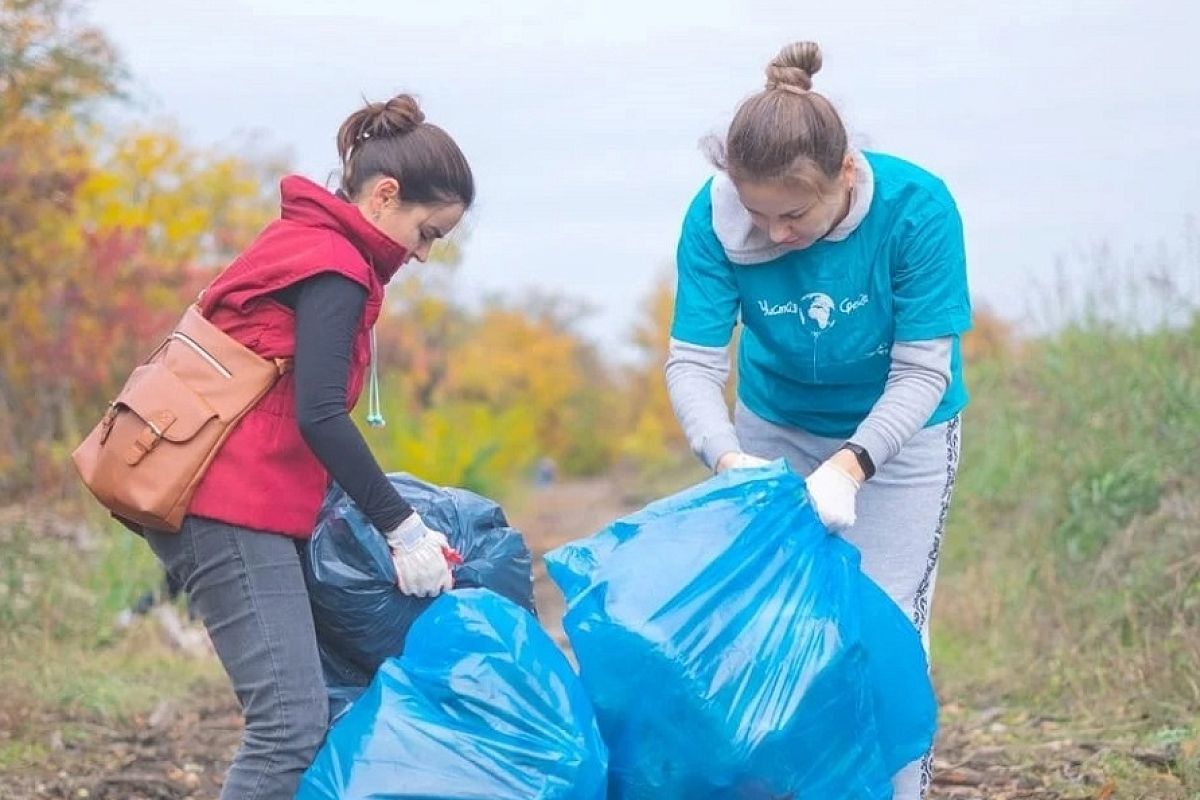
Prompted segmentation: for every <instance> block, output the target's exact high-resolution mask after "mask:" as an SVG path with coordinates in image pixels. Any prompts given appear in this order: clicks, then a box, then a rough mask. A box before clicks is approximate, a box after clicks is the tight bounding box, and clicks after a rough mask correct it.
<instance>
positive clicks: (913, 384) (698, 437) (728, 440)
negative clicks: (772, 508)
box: [664, 337, 953, 469]
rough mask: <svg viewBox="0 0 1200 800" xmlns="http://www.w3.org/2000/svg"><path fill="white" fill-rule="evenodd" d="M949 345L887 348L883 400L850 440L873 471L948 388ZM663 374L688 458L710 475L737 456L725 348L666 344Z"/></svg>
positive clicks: (944, 340) (947, 340)
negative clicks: (728, 400) (727, 457)
mask: <svg viewBox="0 0 1200 800" xmlns="http://www.w3.org/2000/svg"><path fill="white" fill-rule="evenodd" d="M952 343H953V340H952V339H951V338H950V337H944V338H940V339H931V340H928V341H917V342H896V343H895V344H894V345H892V350H891V358H892V364H891V368H890V369H889V371H888V379H887V385H886V387H885V388H884V392H883V395H882V396H881V397H880V398H879V400H878V401H876V403H875V405H874V406H873V407H872V409H871V412H870V413H869V414H868V415H867V417H866V418H865V419H864V420H863V421H862V423H861V424H860V425H859V426H858V429H857V430H856V431H855V433H854V435H853V436H851V437H850V441H852V442H854V443H855V444H858V445H861V446H862V447H863V448H865V449H866V451H867V453H869V454H870V456H871V461H872V462H874V464H875V467H876V468H877V469H878V468H879V467H882V466H883V465H884V464H885V463H887V462H888V461H889V460H890V459H891V458H892V457H893V456H895V455H896V453H898V452H899V451H900V448H901V447H903V446H904V443H905V442H907V441H908V440H909V439H910V438H911V437H912V436H913V434H915V433H916V432H917V431H919V430H921V428H923V427H924V426H925V424H926V423H927V422H928V421H929V418H930V417H931V416H932V415H933V412H934V411H935V410H936V409H937V406H938V403H940V402H941V399H942V395H943V394H945V392H946V387H947V386H949V384H950V354H951V349H952ZM664 372H665V375H666V381H667V392H668V394H669V395H670V398H671V405H672V407H673V408H674V410H675V416H676V417H677V418H678V419H679V423H680V425H681V426H682V427H683V432H684V435H685V436H686V437H687V440H688V445H689V446H690V447H691V449H692V452H694V453H695V454H696V455H697V457H699V458H700V460H701V461H703V462H704V463H705V465H707V466H708V467H709V469H715V468H716V464H717V460H718V459H720V457H721V456H723V455H724V454H725V453H729V452H736V451H740V450H741V446H740V444H739V443H738V438H737V433H736V432H735V430H734V427H733V423H732V422H731V421H730V416H729V407H728V406H727V405H726V402H725V384H726V383H727V381H728V379H729V348H728V347H702V346H700V345H695V344H691V343H689V342H684V341H680V340H678V339H672V340H671V345H670V353H669V355H668V358H667V363H666V367H665V370H664ZM751 455H754V454H753V453H752V454H751Z"/></svg>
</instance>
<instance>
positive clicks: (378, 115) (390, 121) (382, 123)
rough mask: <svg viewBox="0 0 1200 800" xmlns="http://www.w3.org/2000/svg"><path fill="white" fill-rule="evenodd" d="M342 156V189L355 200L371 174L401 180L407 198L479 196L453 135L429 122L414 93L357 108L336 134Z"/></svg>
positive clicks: (464, 200) (466, 200) (436, 200)
mask: <svg viewBox="0 0 1200 800" xmlns="http://www.w3.org/2000/svg"><path fill="white" fill-rule="evenodd" d="M337 147H338V156H340V157H341V160H342V191H343V192H344V193H345V194H346V195H347V196H348V197H349V198H350V199H352V200H353V199H356V198H357V197H358V194H359V192H361V191H362V189H363V185H364V184H365V183H366V182H367V181H368V180H370V179H371V178H374V177H377V176H387V177H389V178H395V179H396V180H397V181H398V182H399V183H400V197H401V199H402V200H403V201H404V202H407V203H431V204H440V203H461V204H462V205H463V206H464V207H467V208H469V207H470V205H471V203H472V202H473V201H474V200H475V178H474V177H473V176H472V175H471V167H470V165H469V164H467V159H466V156H464V155H463V153H462V150H460V149H459V148H458V145H457V144H455V142H454V140H453V139H451V138H450V134H448V133H446V132H445V131H444V130H442V129H441V128H439V127H438V126H437V125H432V124H430V123H428V122H426V121H425V113H424V112H423V111H421V107H420V105H418V104H417V101H416V99H415V98H413V97H412V96H411V95H407V94H401V95H397V96H395V97H393V98H392V99H391V100H388V101H387V102H386V103H368V104H367V105H366V106H364V107H363V108H360V109H359V110H358V111H355V112H354V113H353V114H351V115H350V116H349V117H347V118H346V121H345V122H343V123H342V127H341V128H339V129H338V134H337Z"/></svg>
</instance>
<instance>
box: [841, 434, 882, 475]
mask: <svg viewBox="0 0 1200 800" xmlns="http://www.w3.org/2000/svg"><path fill="white" fill-rule="evenodd" d="M842 449H843V450H849V451H850V452H851V453H854V457H855V458H856V459H858V466H859V467H860V468H861V469H862V471H863V480H868V481H869V480H871V476H872V475H874V474H875V462H874V461H872V460H871V454H870V453H868V452H867V448H865V447H863V446H862V445H861V444H855V443H854V442H846V443H845V444H844V445H842Z"/></svg>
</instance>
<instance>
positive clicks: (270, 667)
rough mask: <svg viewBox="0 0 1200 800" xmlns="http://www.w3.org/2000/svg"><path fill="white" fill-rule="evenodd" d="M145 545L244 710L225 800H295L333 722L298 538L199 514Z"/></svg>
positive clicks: (153, 534)
mask: <svg viewBox="0 0 1200 800" xmlns="http://www.w3.org/2000/svg"><path fill="white" fill-rule="evenodd" d="M146 541H147V542H149V544H150V547H151V549H153V550H154V552H155V554H156V555H157V556H158V558H159V560H160V561H162V563H163V566H164V567H165V568H166V570H167V572H168V573H170V574H171V575H172V576H173V577H174V578H175V579H176V580H178V581H180V582H181V583H182V584H183V587H184V589H185V590H186V591H187V594H188V598H189V600H190V603H191V608H192V610H193V612H194V613H196V614H197V615H198V616H199V617H200V619H202V620H203V621H204V625H205V627H206V628H208V634H209V637H210V638H211V639H212V642H213V646H214V647H215V648H216V651H217V655H218V656H219V657H220V659H221V664H222V665H223V666H224V667H225V672H226V673H227V674H228V675H229V679H230V681H231V682H232V683H233V689H234V692H235V693H236V694H237V698H238V701H239V702H240V703H241V706H242V713H243V715H244V716H245V723H246V724H245V729H244V731H243V733H242V745H241V748H240V749H239V750H238V752H237V756H236V757H235V758H234V760H233V764H232V765H231V766H230V768H229V773H228V774H227V775H226V778H225V785H224V787H223V789H222V790H221V798H222V800H235V799H236V800H292V797H293V796H294V795H295V793H296V787H297V786H298V785H299V783H300V776H301V774H302V773H303V772H304V770H305V769H307V767H308V765H309V763H310V762H311V761H312V759H313V756H314V755H316V752H317V749H318V748H319V747H320V746H321V742H322V740H323V738H324V736H325V729H326V726H327V725H328V723H329V707H328V699H327V696H326V693H325V683H324V680H323V678H322V675H321V659H320V656H319V654H318V652H317V639H316V633H315V631H314V630H313V619H312V609H311V607H310V606H309V600H308V591H307V590H306V589H305V586H304V574H303V572H302V571H301V567H300V556H299V550H298V548H299V547H300V546H303V544H304V543H303V542H301V541H298V540H296V539H292V538H290V537H287V536H281V535H278V534H272V533H263V532H259V531H252V530H247V529H245V528H239V527H236V526H233V525H226V524H224V523H222V522H216V521H215V520H211V519H203V518H200V517H187V518H185V519H184V523H183V529H182V530H181V531H180V532H179V533H178V534H173V533H161V532H158V531H147V532H146Z"/></svg>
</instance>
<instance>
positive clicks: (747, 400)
mask: <svg viewBox="0 0 1200 800" xmlns="http://www.w3.org/2000/svg"><path fill="white" fill-rule="evenodd" d="M820 67H821V51H820V48H819V47H818V46H817V45H816V44H815V43H813V42H797V43H794V44H790V45H788V46H786V47H784V48H783V50H782V51H781V52H780V53H779V54H778V55H777V56H776V57H775V59H774V60H772V61H771V63H770V64H769V65H768V66H767V70H766V72H767V83H766V88H765V89H763V90H762V91H760V92H758V93H757V94H755V95H753V96H751V97H749V98H748V99H746V101H745V102H743V103H742V105H741V107H740V108H739V109H738V111H737V114H736V115H735V116H734V119H733V122H732V123H731V125H730V126H729V130H728V132H727V134H726V136H725V137H723V139H721V140H720V141H717V142H715V143H714V146H713V148H712V151H711V156H712V160H713V163H714V166H715V167H716V168H717V173H716V174H715V175H714V176H713V177H712V178H711V179H710V180H709V181H707V182H706V183H705V184H704V186H703V187H702V188H701V189H700V191H699V192H698V193H697V194H696V196H695V199H694V200H693V201H692V204H691V207H690V208H689V209H688V211H687V215H686V217H685V218H684V221H683V227H682V232H681V235H680V240H679V246H678V253H677V259H676V261H677V264H678V272H679V278H678V286H677V291H676V298H675V314H674V322H673V325H672V330H671V343H670V354H669V356H668V360H667V364H666V379H667V386H668V391H669V393H670V397H671V403H672V406H673V408H674V410H675V414H676V416H677V417H678V418H679V422H680V425H681V426H682V428H683V430H684V433H685V434H686V436H687V439H688V442H689V443H690V445H691V447H692V450H693V451H694V452H695V453H696V454H697V455H698V456H699V457H700V459H702V460H703V461H704V463H705V464H707V465H708V466H709V467H710V468H711V469H713V470H714V471H716V472H723V471H724V470H727V469H738V468H749V469H753V468H755V467H759V466H763V465H765V464H766V463H767V461H766V460H765V459H772V460H774V459H779V458H783V459H786V460H787V461H788V462H789V464H790V466H791V468H792V469H794V470H796V471H797V472H798V473H800V474H802V475H804V476H805V478H806V484H807V487H808V494H809V500H810V501H811V503H812V506H813V508H814V510H815V511H816V513H817V515H818V516H819V517H820V518H821V521H822V522H823V523H824V524H825V526H826V527H827V528H828V529H829V530H831V531H833V532H837V533H840V534H841V535H843V536H845V537H846V539H847V540H848V541H850V542H851V543H852V544H854V545H855V546H856V547H857V548H858V550H859V551H860V552H861V553H862V567H863V570H864V571H865V572H866V574H867V575H868V576H870V577H871V578H872V579H873V580H874V581H875V582H876V583H877V584H879V585H880V586H881V587H882V588H883V589H884V591H886V592H887V593H888V595H889V596H890V597H891V598H892V599H893V600H895V601H896V603H897V605H899V606H900V608H901V609H903V610H904V612H905V613H906V614H908V615H909V617H910V618H911V619H912V622H913V625H914V626H915V627H916V629H917V630H918V631H919V632H920V634H921V639H922V642H923V643H924V644H925V647H926V650H928V646H929V644H928V642H929V639H928V636H929V612H930V607H931V605H932V602H933V588H934V582H935V581H936V579H937V565H938V557H939V554H940V552H941V545H942V530H943V527H944V525H945V521H946V512H947V509H948V508H949V505H950V496H951V492H952V490H953V488H954V481H955V476H956V474H957V471H958V454H959V431H960V428H959V416H960V414H961V413H962V411H963V408H964V407H965V406H966V405H967V389H966V386H965V384H964V383H963V375H962V356H961V353H960V347H959V337H960V336H961V335H962V334H963V333H964V332H965V331H967V330H968V329H969V328H970V326H971V306H970V300H969V297H968V292H967V266H966V257H965V255H964V243H963V228H962V220H961V219H960V218H959V213H958V208H957V207H956V205H955V201H954V198H953V197H952V196H951V194H950V191H949V190H948V189H947V188H946V186H945V184H944V183H943V182H942V181H941V180H940V179H938V178H937V176H935V175H932V174H930V173H929V172H927V171H925V170H924V169H922V168H921V167H919V166H917V165H915V164H912V163H910V162H908V161H904V160H902V159H900V158H896V157H895V156H891V155H885V154H882V153H873V152H862V151H860V150H857V149H855V148H853V147H851V146H850V144H849V142H848V138H847V135H846V128H845V126H844V125H843V124H842V119H841V117H840V116H839V114H838V112H837V110H836V109H835V108H834V106H833V104H832V103H830V102H829V100H827V99H826V98H825V97H824V96H822V95H821V94H818V93H817V92H815V91H813V88H812V77H813V75H814V74H816V72H817V70H818V69H820ZM739 320H740V322H741V324H742V332H741V338H740V340H739V342H740V344H739V349H740V352H739V353H738V387H737V395H738V401H737V406H736V410H735V412H734V417H733V419H732V420H730V415H729V409H728V407H727V406H726V403H725V395H724V389H725V385H726V383H727V382H728V379H729V357H728V347H729V344H730V341H731V340H732V332H733V328H734V326H735V325H736V324H738V322H739ZM931 765H932V755H931V754H927V755H926V756H925V757H924V758H923V759H920V760H919V761H916V762H913V763H912V764H910V765H909V766H907V767H906V768H905V769H903V770H902V771H901V772H900V773H899V775H897V776H896V778H895V780H894V790H895V800H917V798H920V797H924V796H925V792H926V791H927V789H928V786H929V783H930V779H931Z"/></svg>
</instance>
